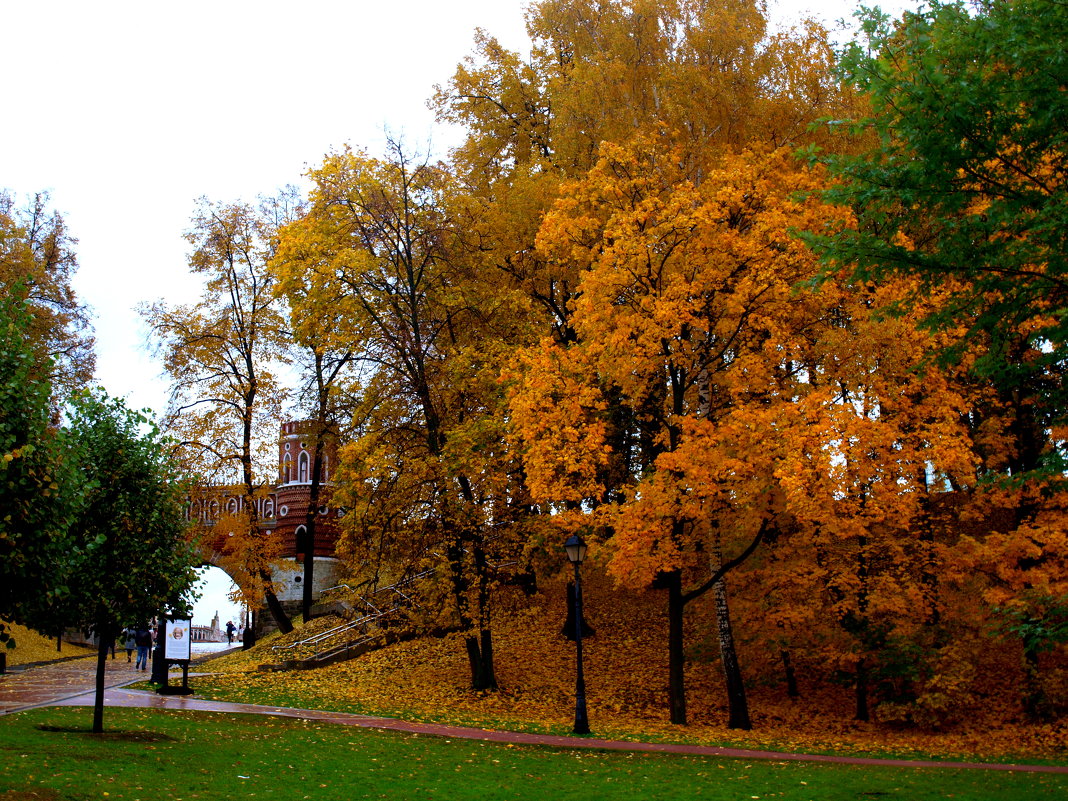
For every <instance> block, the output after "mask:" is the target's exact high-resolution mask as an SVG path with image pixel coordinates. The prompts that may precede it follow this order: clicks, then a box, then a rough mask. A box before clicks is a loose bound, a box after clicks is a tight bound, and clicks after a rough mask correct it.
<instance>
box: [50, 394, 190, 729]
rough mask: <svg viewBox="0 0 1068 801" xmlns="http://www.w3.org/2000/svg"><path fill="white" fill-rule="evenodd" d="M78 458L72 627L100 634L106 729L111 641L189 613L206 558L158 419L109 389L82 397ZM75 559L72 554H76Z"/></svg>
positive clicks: (100, 710) (98, 707) (68, 612)
mask: <svg viewBox="0 0 1068 801" xmlns="http://www.w3.org/2000/svg"><path fill="white" fill-rule="evenodd" d="M69 430H70V439H71V442H72V445H73V449H72V451H71V453H70V454H68V458H71V459H72V461H74V462H75V463H76V465H77V468H78V469H79V470H80V471H81V473H82V475H83V477H84V480H85V482H86V488H85V496H84V499H83V502H82V503H81V505H80V506H79V508H78V512H77V515H76V517H75V519H74V521H73V526H72V532H73V534H74V537H75V548H74V554H73V558H74V562H75V564H74V569H73V571H72V574H71V577H72V581H71V587H70V589H71V591H70V593H69V594H68V595H67V596H66V598H65V599H64V600H63V605H62V609H63V611H64V613H65V617H66V620H67V622H68V624H71V625H81V626H87V627H88V626H91V627H92V628H93V630H94V632H95V634H96V636H97V639H98V650H97V669H96V700H95V705H94V712H93V731H94V732H97V733H99V732H101V731H103V714H104V669H105V664H106V659H107V652H108V646H109V644H110V643H111V642H112V641H113V639H114V638H115V636H116V635H117V634H118V632H119V630H120V628H121V627H122V625H123V624H125V623H128V622H129V621H131V620H141V621H147V620H149V619H150V618H152V617H154V616H155V615H157V614H159V613H160V612H161V611H169V612H171V613H174V614H188V611H189V606H190V604H191V602H192V597H191V596H192V590H193V587H194V585H195V584H196V581H197V575H196V571H195V567H196V564H197V562H198V561H199V558H198V556H197V552H196V549H195V546H194V543H193V542H191V540H190V538H189V536H188V534H189V532H188V531H187V524H186V522H185V519H184V507H185V503H186V499H187V495H186V491H187V485H186V484H185V482H184V480H183V475H182V472H181V470H180V468H179V466H178V463H177V462H176V461H175V459H174V457H173V452H172V449H171V447H170V445H169V443H167V442H165V441H164V440H163V438H162V437H161V435H160V431H159V429H158V428H157V427H156V426H155V424H154V423H153V422H152V421H151V420H149V419H148V418H146V417H144V416H143V415H141V414H138V413H136V412H132V411H130V410H129V409H127V408H126V406H125V405H124V404H123V402H122V401H119V400H112V399H109V398H107V397H106V396H105V395H103V394H97V395H84V396H82V397H80V398H78V399H77V400H76V402H75V404H74V406H73V410H72V415H71V420H70V429H69ZM67 558H68V559H70V558H71V557H70V556H68V557H67Z"/></svg>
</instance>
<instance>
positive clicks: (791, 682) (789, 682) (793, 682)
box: [779, 648, 801, 698]
mask: <svg viewBox="0 0 1068 801" xmlns="http://www.w3.org/2000/svg"><path fill="white" fill-rule="evenodd" d="M779 656H780V657H781V658H782V667H783V670H784V671H785V673H786V695H787V696H789V697H790V698H800V697H801V693H799V692H798V690H797V672H796V671H795V670H794V664H793V661H792V660H791V659H790V650H789V649H788V648H782V649H780V650H779Z"/></svg>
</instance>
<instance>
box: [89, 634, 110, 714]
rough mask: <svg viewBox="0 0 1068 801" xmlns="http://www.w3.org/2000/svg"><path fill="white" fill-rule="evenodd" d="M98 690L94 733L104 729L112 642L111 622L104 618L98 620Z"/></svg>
mask: <svg viewBox="0 0 1068 801" xmlns="http://www.w3.org/2000/svg"><path fill="white" fill-rule="evenodd" d="M96 636H97V643H96V692H95V694H94V697H93V734H102V733H103V731H104V674H105V671H106V670H107V664H108V645H109V644H110V642H111V637H112V636H113V635H112V630H111V624H110V623H107V622H106V621H104V620H103V619H102V618H99V617H98V618H97V621H96Z"/></svg>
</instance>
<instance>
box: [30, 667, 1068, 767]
mask: <svg viewBox="0 0 1068 801" xmlns="http://www.w3.org/2000/svg"><path fill="white" fill-rule="evenodd" d="M104 704H105V705H106V706H110V707H135V708H142V709H184V710H192V711H198V712H226V713H237V714H248V715H269V716H273V717H283V718H296V719H300V720H312V721H319V722H322V723H332V724H337V725H342V726H358V727H360V728H368V729H383V730H387V731H396V732H403V733H407V734H424V735H431V736H435V737H449V738H455V739H463V740H485V741H488V742H497V743H511V744H513V745H542V746H551V747H554V748H589V749H601V750H607V751H639V752H650V753H665V754H688V755H691V756H711V757H727V758H733V759H761V760H772V761H776V762H825V763H831V764H837V765H871V766H882V767H900V768H943V769H945V768H950V769H958V770H960V769H968V770H1000V771H1017V772H1020V773H1060V774H1068V766H1065V765H1022V764H999V763H990V762H941V761H934V760H915V759H875V758H869V757H850V756H831V755H825V754H794V753H780V752H776V751H757V750H749V749H744V748H721V747H718V746H709V745H684V744H673V743H647V742H632V741H629V740H603V739H598V738H594V737H569V736H565V735H552V734H526V733H523V732H512V731H501V730H497V729H479V728H473V727H468V726H447V725H442V724H436V723H415V722H409V721H404V720H399V719H396V718H385V717H373V716H369V715H355V714H351V713H347V712H327V711H323V710H316V709H294V708H291V707H276V706H266V705H260V704H239V703H232V702H229V701H211V700H208V699H204V698H192V697H189V696H180V695H167V696H164V695H157V694H155V693H152V692H146V691H144V690H127V689H125V688H123V687H119V686H116V687H111V688H109V689H107V690H105V692H104ZM92 705H93V693H82V694H80V695H72V696H70V697H68V698H63V699H57V700H55V701H52V702H51V703H46V704H40V705H38V706H92Z"/></svg>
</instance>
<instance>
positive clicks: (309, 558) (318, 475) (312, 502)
mask: <svg viewBox="0 0 1068 801" xmlns="http://www.w3.org/2000/svg"><path fill="white" fill-rule="evenodd" d="M320 394H321V391H320ZM319 406H320V410H319V413H320V416H322V403H320V404H319ZM315 426H316V428H315V451H314V455H313V457H312V475H311V487H310V488H309V492H308V511H307V513H306V514H305V516H304V588H303V593H302V595H301V602H300V611H301V614H302V615H303V616H304V622H305V623H307V622H308V621H309V620H310V619H311V608H312V600H313V599H312V595H313V592H314V590H315V528H316V522H317V521H318V519H319V498H320V495H321V493H322V490H321V487H322V472H323V428H324V426H323V422H322V420H317V421H316V423H315Z"/></svg>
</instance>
